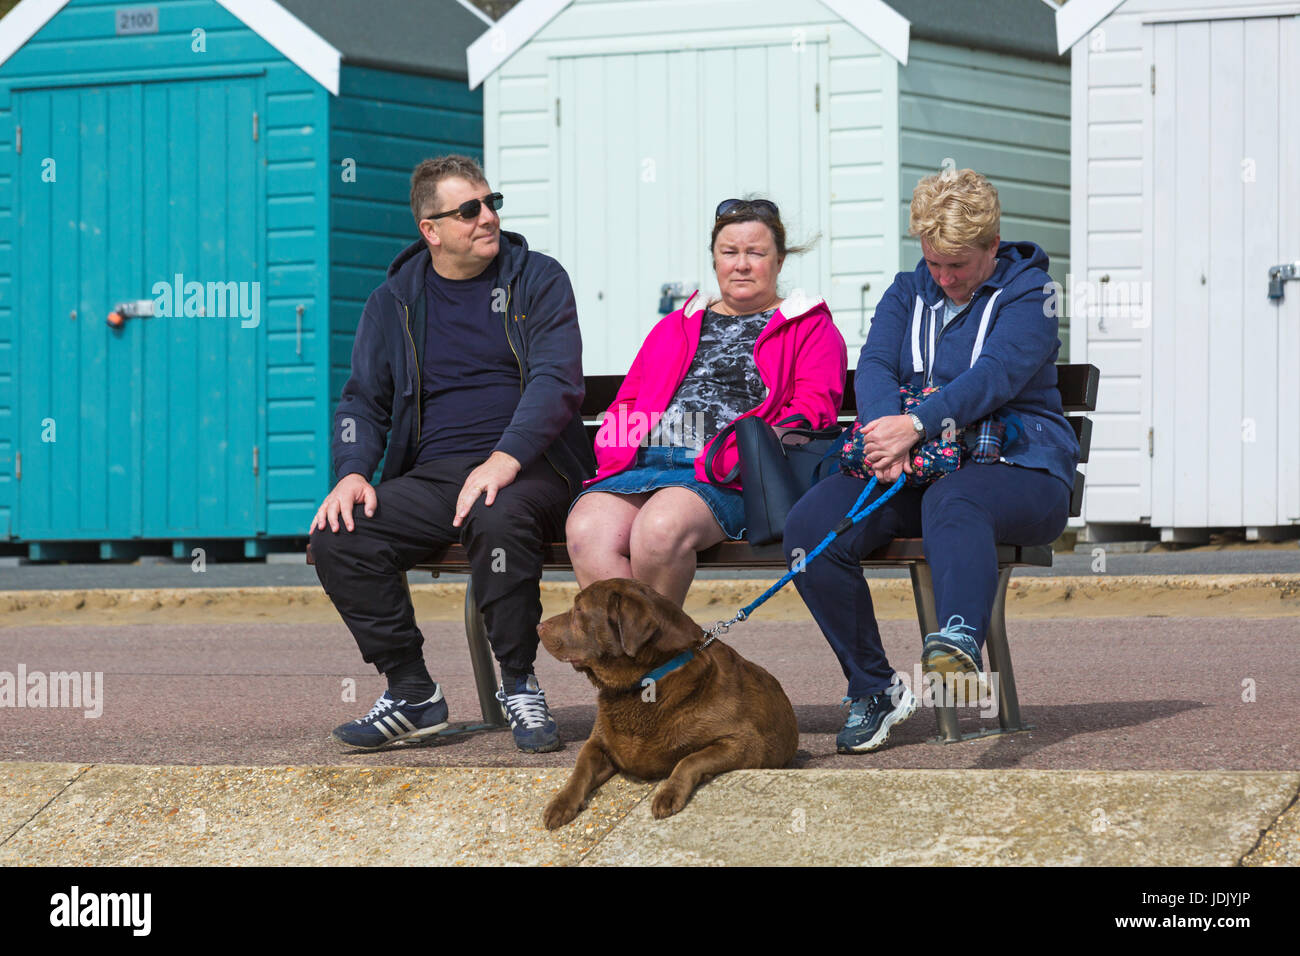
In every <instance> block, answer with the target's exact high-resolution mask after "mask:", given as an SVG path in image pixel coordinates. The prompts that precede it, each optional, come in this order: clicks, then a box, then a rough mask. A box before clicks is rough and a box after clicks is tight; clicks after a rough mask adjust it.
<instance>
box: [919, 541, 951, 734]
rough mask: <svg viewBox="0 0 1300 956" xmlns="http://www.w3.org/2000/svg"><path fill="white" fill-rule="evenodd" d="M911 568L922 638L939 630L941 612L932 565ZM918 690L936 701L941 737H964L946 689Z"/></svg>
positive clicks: (923, 564)
mask: <svg viewBox="0 0 1300 956" xmlns="http://www.w3.org/2000/svg"><path fill="white" fill-rule="evenodd" d="M908 570H909V571H910V572H911V574H912V597H913V599H914V600H915V601H916V619H917V621H918V622H919V623H920V625H921V640H922V641H924V640H925V637H926V635H927V634H933V633H934V632H935V631H937V630H939V613H938V611H937V610H936V609H935V606H934V579H933V578H932V577H931V576H930V565H928V564H926V563H925V562H924V561H918V562H916V563H914V564H912V565H911V566H910V567H909V568H908ZM917 692H918V693H929V694H930V699H931V700H933V701H934V717H935V721H936V723H938V725H939V738H938V739H939V740H940V741H942V742H943V743H946V744H948V743H955V742H956V741H958V740H961V730H960V729H958V726H957V708H956V706H955V705H954V702H953V701H949V700H947V699H946V695H945V699H944V700H942V701H940V700H938V699H936V695H938V694H941V693H942V692H943V689H942V687H938V688H934V689H932V690H928V691H927V690H926V689H925V688H917Z"/></svg>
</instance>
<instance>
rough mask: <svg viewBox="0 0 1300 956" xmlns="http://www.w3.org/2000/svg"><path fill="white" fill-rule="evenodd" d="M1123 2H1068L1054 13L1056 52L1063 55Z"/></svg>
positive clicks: (1071, 0)
mask: <svg viewBox="0 0 1300 956" xmlns="http://www.w3.org/2000/svg"><path fill="white" fill-rule="evenodd" d="M1123 3H1125V0H1070V2H1069V3H1067V4H1066V5H1065V6H1063V7H1061V9H1059V10H1057V11H1056V52H1057V53H1058V54H1062V53H1064V52H1065V51H1066V50H1068V49H1070V47H1072V46H1074V45H1075V44H1076V43H1078V42H1079V41H1080V40H1082V39H1083V38H1084V37H1085V36H1086V35H1087V34H1088V33H1089V32H1090V31H1091V30H1092V28H1093V27H1095V26H1096V25H1097V24H1099V23H1101V21H1102V20H1105V19H1106V18H1107V17H1108V16H1110V15H1111V14H1112V13H1114V12H1115V9H1116V8H1117V7H1119V6H1121V5H1122V4H1123Z"/></svg>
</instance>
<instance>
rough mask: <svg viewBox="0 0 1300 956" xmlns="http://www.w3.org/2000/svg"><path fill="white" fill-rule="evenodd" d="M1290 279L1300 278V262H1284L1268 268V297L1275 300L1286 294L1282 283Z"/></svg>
mask: <svg viewBox="0 0 1300 956" xmlns="http://www.w3.org/2000/svg"><path fill="white" fill-rule="evenodd" d="M1288 279H1300V262H1284V263H1282V264H1281V265H1279V266H1273V267H1272V268H1270V269H1269V270H1268V297H1269V298H1270V299H1273V300H1275V301H1276V300H1279V299H1281V298H1282V297H1283V296H1284V295H1285V294H1286V293H1285V292H1284V291H1283V289H1282V283H1284V282H1286V281H1287V280H1288Z"/></svg>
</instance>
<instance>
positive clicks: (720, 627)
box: [700, 609, 748, 650]
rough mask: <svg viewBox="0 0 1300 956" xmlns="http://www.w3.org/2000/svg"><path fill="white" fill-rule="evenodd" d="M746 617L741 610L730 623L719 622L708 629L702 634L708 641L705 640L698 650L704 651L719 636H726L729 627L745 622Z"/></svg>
mask: <svg viewBox="0 0 1300 956" xmlns="http://www.w3.org/2000/svg"><path fill="white" fill-rule="evenodd" d="M747 616H748V615H747V614H745V612H744V610H743V609H742V610H739V611H737V612H736V616H735V617H733V618H732V619H731V620H730V621H719V622H718V623H717V624H714V625H713V626H712V627H711V628H709V629H708V630H707V631H705V632H704V633H705V634H707V635H708V639H707V640H705V642H704V643H703V644H701V645H700V650H704V649H705V648H706V647H708V646H709V645H710V644H712V643H713V642H714V641H715V640H717V638H718V635H719V634H726V633H727V632H728V631H729V630H731V625H733V624H739V623H740V622H741V621H743V620H745V618H746V617H747Z"/></svg>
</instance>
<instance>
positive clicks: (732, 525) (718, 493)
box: [570, 445, 745, 541]
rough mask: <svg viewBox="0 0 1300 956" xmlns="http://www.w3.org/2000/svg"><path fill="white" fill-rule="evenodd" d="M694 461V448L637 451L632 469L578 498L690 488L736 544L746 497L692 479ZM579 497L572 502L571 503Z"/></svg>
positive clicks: (742, 533)
mask: <svg viewBox="0 0 1300 956" xmlns="http://www.w3.org/2000/svg"><path fill="white" fill-rule="evenodd" d="M695 458H696V449H694V448H680V447H677V446H672V445H650V446H649V447H642V448H639V449H637V453H636V463H635V464H634V465H633V466H632V467H631V468H629V469H628V470H627V471H621V472H619V473H618V474H617V475H611V476H610V477H608V478H605V479H603V480H601V481H598V482H596V483H595V484H594V485H588V486H587V487H586V488H584V489H583V491H582V494H580V495H578V498H581V497H582V495H586V494H590V493H591V492H593V491H604V492H607V493H609V494H615V495H635V494H641V493H643V492H646V491H657V490H658V489H660V488H689V489H690V490H691V491H693V492H695V493H696V494H697V495H699V496H700V497H701V498H703V499H704V503H705V504H706V505H708V506H709V510H710V511H711V512H713V517H714V520H716V521H717V522H718V525H719V526H720V527H721V528H722V532H723V534H725V535H726V536H727V537H728V538H730V539H731V540H732V541H739V540H740V539H741V538H743V537H744V536H745V496H744V495H742V494H741V493H740V492H739V491H736V490H734V489H732V488H723V487H720V486H718V485H711V484H709V483H708V482H704V481H700V480H698V479H697V478H696V477H695ZM578 498H575V499H574V504H577V502H578ZM570 510H572V507H570Z"/></svg>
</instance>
